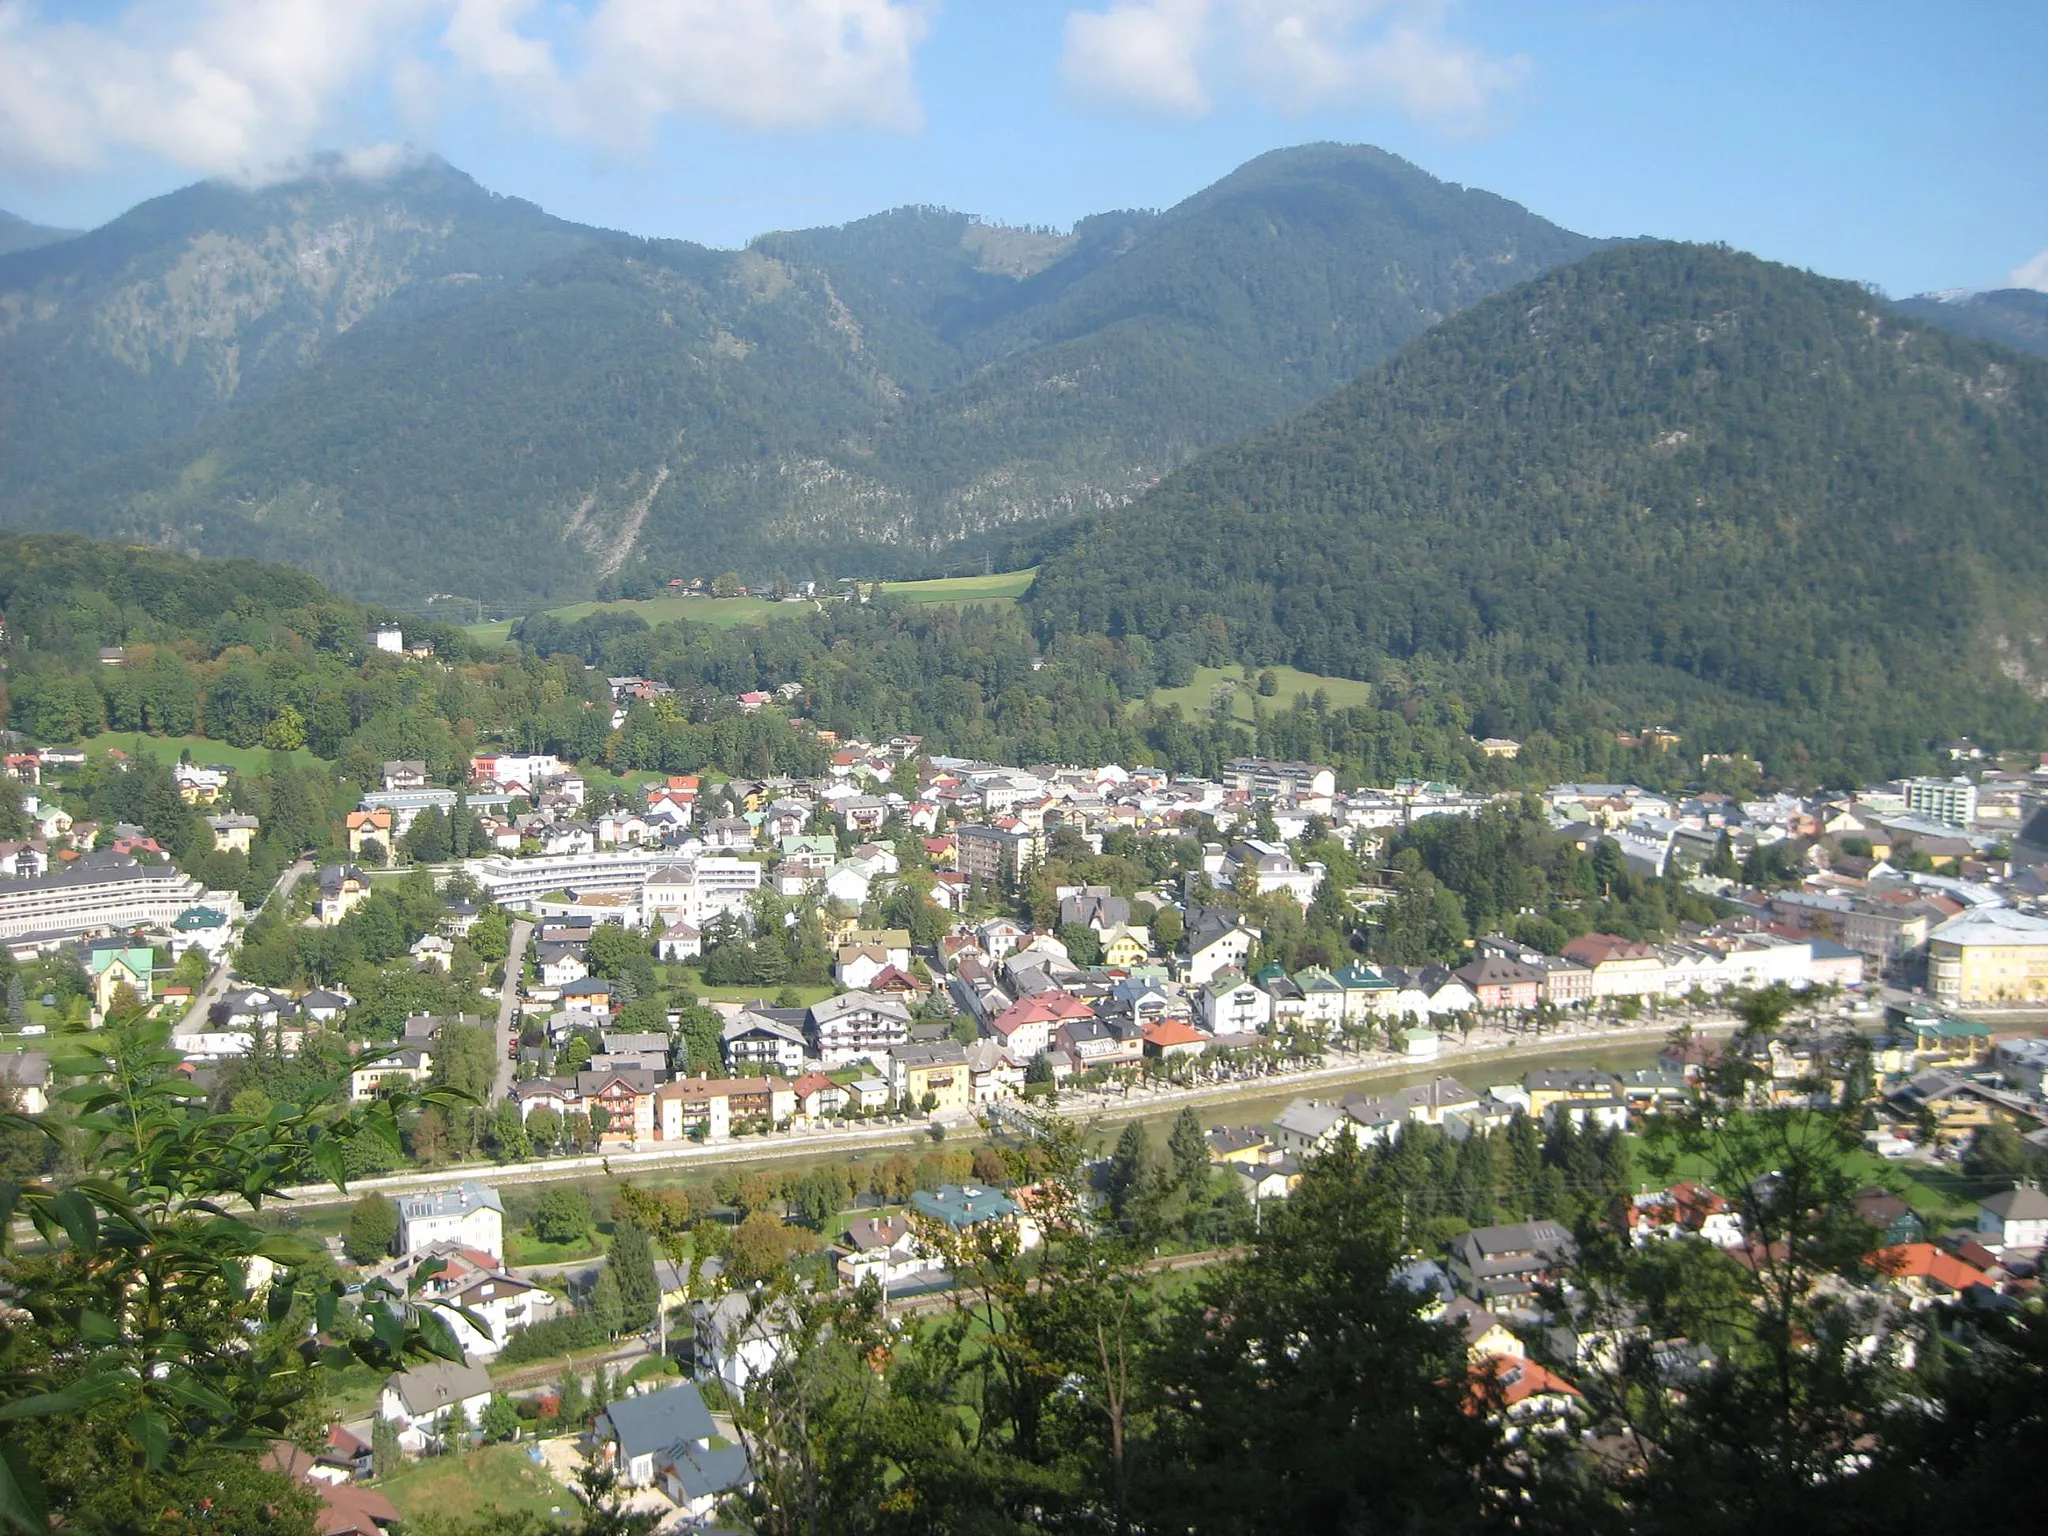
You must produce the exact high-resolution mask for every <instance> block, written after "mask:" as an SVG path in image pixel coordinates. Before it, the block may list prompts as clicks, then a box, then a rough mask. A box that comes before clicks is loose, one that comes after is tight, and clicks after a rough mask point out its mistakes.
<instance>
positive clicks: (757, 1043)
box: [720, 1007, 810, 1075]
mask: <svg viewBox="0 0 2048 1536" xmlns="http://www.w3.org/2000/svg"><path fill="white" fill-rule="evenodd" d="M806 1017H807V1015H806V1013H805V1010H803V1009H802V1008H765V1007H754V1008H743V1009H741V1010H740V1011H739V1012H738V1013H736V1014H734V1015H733V1016H732V1017H731V1018H730V1019H728V1020H727V1021H726V1024H725V1028H724V1030H723V1031H722V1032H721V1035H720V1049H721V1050H722V1051H723V1053H724V1055H725V1069H726V1070H727V1071H728V1072H733V1073H738V1074H740V1075H745V1074H746V1073H747V1072H748V1071H750V1070H758V1071H762V1072H788V1073H792V1074H794V1073H797V1072H801V1071H802V1070H803V1066H804V1056H805V1054H806V1053H807V1052H808V1051H809V1049H810V1042H809V1040H808V1039H807V1038H806V1036H805V1034H804V1024H805V1021H806Z"/></svg>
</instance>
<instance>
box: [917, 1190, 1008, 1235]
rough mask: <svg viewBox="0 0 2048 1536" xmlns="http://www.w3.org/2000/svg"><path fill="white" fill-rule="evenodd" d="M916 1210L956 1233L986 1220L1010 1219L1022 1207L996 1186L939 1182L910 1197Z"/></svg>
mask: <svg viewBox="0 0 2048 1536" xmlns="http://www.w3.org/2000/svg"><path fill="white" fill-rule="evenodd" d="M910 1203H911V1205H912V1206H914V1207H915V1208H916V1209H917V1211H918V1212H919V1213H920V1214H922V1215H925V1216H929V1217H931V1218H932V1220H934V1221H943V1222H944V1223H945V1224H946V1225H947V1226H949V1227H951V1228H952V1229H953V1230H954V1231H955V1232H965V1231H966V1230H967V1229H968V1228H969V1227H978V1226H980V1225H981V1224H982V1223H983V1222H985V1221H1009V1220H1011V1219H1012V1218H1014V1217H1015V1216H1017V1215H1018V1214H1019V1213H1020V1212H1021V1211H1022V1210H1023V1207H1022V1206H1020V1205H1018V1204H1017V1202H1016V1201H1014V1200H1012V1199H1011V1198H1010V1197H1009V1196H1008V1195H1006V1194H1004V1193H1003V1192H1002V1191H1001V1190H999V1189H990V1188H989V1187H988V1186H987V1185H984V1184H941V1185H940V1186H939V1187H938V1188H937V1189H929V1190H927V1189H921V1190H919V1191H918V1192H917V1193H916V1194H914V1195H912V1196H911V1197H910Z"/></svg>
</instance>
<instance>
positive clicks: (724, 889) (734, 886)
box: [640, 853, 763, 929]
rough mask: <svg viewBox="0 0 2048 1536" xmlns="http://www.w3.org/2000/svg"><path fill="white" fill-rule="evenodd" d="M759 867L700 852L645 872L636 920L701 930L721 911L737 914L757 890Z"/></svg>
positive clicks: (752, 863)
mask: <svg viewBox="0 0 2048 1536" xmlns="http://www.w3.org/2000/svg"><path fill="white" fill-rule="evenodd" d="M762 874H763V870H762V866H761V865H759V864H757V863H755V862H754V861H753V860H752V859H742V858H736V857H734V856H733V855H731V854H721V853H703V854H699V855H698V856H697V857H696V858H694V859H691V860H689V861H687V862H685V863H680V864H664V865H662V866H661V867H660V868H658V869H654V870H651V871H649V873H648V876H647V880H646V883H645V884H643V885H642V886H641V888H640V921H641V923H642V925H643V926H645V927H649V928H661V927H663V926H665V925H667V924H670V923H677V922H681V923H687V924H689V925H690V926H691V927H693V928H699V929H701V928H702V927H703V926H704V925H705V923H707V922H709V921H710V920H711V919H712V918H714V917H718V916H720V915H721V914H724V913H728V912H730V913H735V914H737V913H741V912H744V911H745V910H746V908H747V903H748V902H749V901H751V900H752V899H753V897H754V893H755V892H757V891H759V890H760V889H761V879H762Z"/></svg>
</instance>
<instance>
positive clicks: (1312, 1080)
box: [286, 1018, 1736, 1210]
mask: <svg viewBox="0 0 2048 1536" xmlns="http://www.w3.org/2000/svg"><path fill="white" fill-rule="evenodd" d="M1671 1027H1672V1024H1671V1021H1669V1020H1666V1021H1661V1022H1658V1023H1654V1024H1642V1025H1630V1026H1628V1027H1626V1028H1618V1029H1613V1028H1610V1029H1601V1028H1597V1027H1593V1026H1586V1025H1575V1026H1570V1027H1566V1028H1561V1029H1559V1030H1557V1031H1555V1032H1553V1033H1550V1034H1546V1035H1544V1036H1543V1037H1542V1038H1540V1039H1525V1038H1518V1037H1514V1036H1509V1035H1506V1034H1505V1032H1503V1031H1499V1030H1493V1031H1486V1030H1474V1031H1473V1032H1472V1034H1471V1036H1470V1037H1468V1038H1466V1039H1463V1040H1451V1041H1446V1042H1445V1044H1444V1046H1443V1049H1442V1051H1441V1052H1440V1054H1439V1055H1438V1056H1437V1058H1436V1059H1435V1060H1433V1061H1426V1062H1425V1061H1415V1060H1413V1059H1411V1058H1408V1057H1404V1056H1394V1055H1392V1054H1390V1053H1388V1052H1384V1051H1376V1052H1367V1053H1364V1054H1362V1055H1358V1056H1347V1057H1346V1058H1345V1059H1343V1060H1341V1061H1337V1062H1325V1064H1324V1065H1322V1066H1320V1067H1311V1068H1307V1069H1305V1070H1302V1071H1298V1072H1287V1073H1276V1074H1274V1075H1272V1076H1269V1077H1257V1078H1246V1079H1241V1080H1237V1081H1233V1082H1227V1083H1209V1084H1203V1085H1201V1086H1198V1087H1193V1088H1172V1087H1163V1088H1137V1089H1133V1090H1132V1091H1131V1092H1130V1093H1129V1094H1127V1095H1116V1094H1096V1093H1090V1094H1070V1095H1062V1096H1061V1099H1060V1101H1059V1103H1058V1104H1057V1105H1056V1106H1055V1108H1056V1111H1057V1112H1058V1113H1059V1114H1061V1115H1065V1116H1068V1117H1070V1118H1075V1119H1081V1120H1086V1121H1101V1122H1104V1123H1117V1122H1121V1121H1124V1120H1132V1119H1150V1118H1154V1117H1158V1116H1166V1115H1175V1114H1178V1113H1179V1112H1180V1111H1181V1109H1182V1108H1183V1107H1185V1106H1187V1105H1193V1106H1195V1108H1196V1109H1197V1110H1198V1111H1199V1112H1201V1113H1202V1115H1203V1119H1204V1123H1205V1124H1224V1123H1239V1122H1242V1121H1244V1120H1247V1119H1254V1120H1256V1119H1264V1118H1268V1117H1270V1115H1271V1114H1273V1113H1275V1112H1277V1110H1278V1109H1279V1108H1280V1107H1281V1106H1283V1105H1285V1104H1286V1103H1287V1102H1288V1101H1290V1100H1292V1099H1297V1098H1301V1097H1303V1096H1304V1095H1315V1094H1321V1093H1326V1092H1330V1091H1332V1090H1337V1089H1341V1088H1346V1087H1349V1086H1351V1085H1353V1084H1359V1083H1368V1082H1370V1083H1375V1084H1382V1085H1390V1086H1406V1085H1407V1084H1408V1083H1410V1082H1427V1081H1429V1079H1431V1078H1432V1077H1437V1076H1441V1075H1445V1074H1449V1075H1453V1076H1455V1075H1457V1074H1458V1073H1459V1072H1460V1071H1461V1070H1463V1071H1468V1072H1469V1071H1471V1070H1472V1069H1474V1068H1478V1067H1484V1066H1490V1065H1495V1064H1498V1065H1510V1064H1520V1065H1523V1066H1527V1065H1531V1064H1534V1065H1542V1064H1547V1063H1551V1062H1556V1063H1559V1064H1561V1065H1588V1066H1596V1065H1597V1066H1605V1067H1606V1068H1607V1070H1610V1071H1622V1070H1628V1067H1626V1066H1616V1065H1609V1064H1608V1063H1607V1062H1606V1061H1603V1060H1600V1059H1598V1058H1600V1057H1601V1056H1603V1054H1604V1055H1613V1054H1614V1053H1617V1052H1623V1051H1627V1052H1630V1053H1631V1054H1630V1057H1629V1062H1630V1064H1631V1065H1634V1066H1643V1065H1648V1064H1649V1063H1651V1062H1652V1061H1654V1060H1655V1058H1656V1053H1657V1047H1658V1046H1660V1045H1661V1044H1662V1042H1663V1041H1664V1039H1665V1038H1666V1037H1667V1036H1668V1035H1669V1034H1670V1032H1671ZM1735 1027H1736V1025H1735V1021H1734V1020H1733V1019H1718V1018H1716V1019H1709V1020H1705V1021H1700V1020H1695V1021H1693V1028H1694V1029H1695V1030H1697V1031H1698V1032H1700V1033H1702V1034H1727V1033H1730V1032H1732V1031H1733V1030H1734V1028H1735ZM1619 1059H1620V1058H1619V1057H1618V1056H1616V1057H1615V1060H1617V1061H1618V1060H1619ZM1489 1081H1491V1079H1489ZM1466 1086H1467V1087H1470V1088H1475V1089H1479V1088H1484V1087H1485V1086H1486V1083H1485V1082H1477V1081H1475V1082H1470V1083H1467V1084H1466ZM941 1123H945V1124H946V1128H947V1132H948V1134H952V1133H953V1132H956V1131H969V1130H971V1129H972V1127H973V1126H974V1125H975V1123H976V1120H975V1117H974V1116H973V1115H971V1114H963V1115H958V1116H954V1117H952V1119H951V1120H950V1122H941ZM931 1127H932V1122H928V1121H922V1120H919V1121H910V1122H905V1123H892V1124H887V1125H879V1126H859V1127H854V1128H851V1129H846V1130H812V1131H790V1132H786V1133H782V1134H778V1135H774V1136H760V1137H744V1138H741V1139H738V1140H734V1141H726V1142H679V1143H676V1144H674V1145H670V1146H661V1147H654V1148H650V1149H648V1150H646V1151H634V1152H612V1153H608V1154H602V1155H597V1156H587V1157H557V1158H547V1159H544V1160H541V1161H537V1162H527V1163H463V1164H456V1165H451V1166H449V1167H447V1168H437V1169H433V1170H431V1171H428V1170H421V1171H415V1172H408V1173H397V1174H384V1175H380V1176H377V1177H375V1178H367V1179H358V1180H356V1181H354V1182H353V1183H351V1184H350V1185H349V1188H348V1190H347V1192H346V1193H343V1192H340V1191H337V1190H336V1189H334V1188H333V1186H331V1185H325V1184H320V1185H301V1186H300V1187H298V1188H296V1189H293V1190H289V1191H287V1192H286V1194H287V1198H288V1199H289V1201H290V1202H291V1205H292V1207H294V1208H297V1209H300V1210H305V1209H312V1208H317V1207H319V1206H322V1205H332V1204H335V1203H338V1202H341V1201H345V1200H353V1199H355V1198H356V1197H357V1196H359V1195H361V1194H364V1193H366V1192H369V1191H375V1192H377V1193H379V1194H386V1195H394V1196H396V1195H410V1194H419V1193H423V1192H425V1191H428V1190H434V1189H446V1188H448V1187H450V1186H452V1185H455V1184H459V1183H461V1182H462V1181H463V1180H465V1179H485V1180H488V1181H489V1182H490V1183H492V1184H498V1185H505V1184H519V1185H535V1184H553V1183H565V1184H566V1183H586V1182H588V1181H590V1180H591V1179H593V1178H621V1177H626V1176H629V1175H635V1174H653V1175H657V1176H659V1175H662V1174H673V1173H682V1172H694V1171H697V1170H700V1169H703V1170H709V1169H712V1168H721V1167H749V1166H754V1165H758V1164H765V1163H781V1162H787V1161H790V1160H793V1159H806V1158H808V1159H817V1158H819V1157H822V1156H826V1155H831V1154H844V1155H848V1156H857V1155H865V1154H869V1153H872V1152H876V1151H880V1152H883V1153H885V1154H886V1153H888V1152H891V1151H895V1150H898V1149H901V1148H905V1147H910V1146H919V1145H925V1146H928V1145H929V1144H930V1140H931Z"/></svg>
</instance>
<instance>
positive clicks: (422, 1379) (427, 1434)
mask: <svg viewBox="0 0 2048 1536" xmlns="http://www.w3.org/2000/svg"><path fill="white" fill-rule="evenodd" d="M490 1401H491V1378H490V1375H489V1373H487V1372H486V1371H485V1370H484V1368H483V1367H482V1366H480V1365H477V1364H475V1363H474V1362H472V1361H469V1360H464V1361H462V1362H461V1363H460V1364H457V1363H455V1362H454V1361H451V1360H436V1361H435V1362H434V1363H433V1364H431V1365H419V1366H414V1367H413V1368H412V1369H411V1370H408V1371H397V1372H394V1373H393V1374H392V1375H391V1376H390V1377H388V1378H387V1379H386V1380H385V1382H384V1390H383V1392H382V1393H381V1394H380V1395H379V1396H378V1399H377V1417H378V1418H380V1419H383V1420H384V1421H385V1422H387V1423H389V1424H392V1425H395V1426H396V1427H397V1430H398V1443H399V1445H400V1446H401V1447H402V1448H404V1449H405V1450H408V1451H411V1452H413V1453H414V1454H415V1455H417V1454H418V1453H419V1452H421V1451H424V1450H426V1449H427V1447H428V1446H429V1445H430V1444H432V1443H433V1442H435V1441H437V1440H438V1439H439V1438H440V1436H441V1430H442V1426H444V1425H445V1424H447V1422H448V1421H449V1420H450V1419H451V1418H453V1417H454V1416H455V1414H456V1413H457V1412H458V1411H459V1412H460V1413H461V1414H462V1417H463V1420H464V1422H466V1423H468V1424H471V1425H474V1424H476V1423H477V1422H478V1420H479V1419H480V1418H481V1416H482V1414H483V1411H484V1409H485V1408H486V1407H487V1406H488V1405H489V1403H490Z"/></svg>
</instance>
